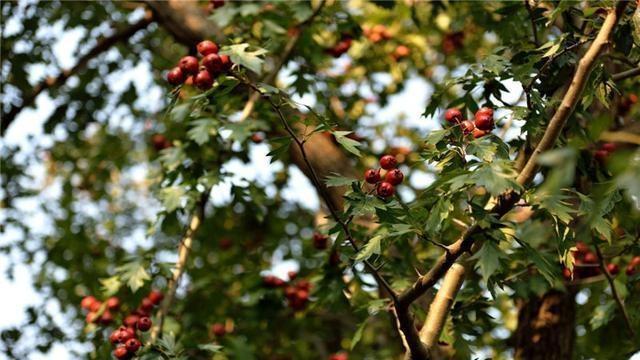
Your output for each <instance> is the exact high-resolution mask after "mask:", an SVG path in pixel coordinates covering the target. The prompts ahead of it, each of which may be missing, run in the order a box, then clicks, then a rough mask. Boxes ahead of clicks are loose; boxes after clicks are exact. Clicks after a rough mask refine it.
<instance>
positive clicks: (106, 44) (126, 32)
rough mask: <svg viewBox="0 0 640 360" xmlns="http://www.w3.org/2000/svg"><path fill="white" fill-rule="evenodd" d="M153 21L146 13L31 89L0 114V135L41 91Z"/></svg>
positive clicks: (61, 82) (78, 69) (63, 81)
mask: <svg viewBox="0 0 640 360" xmlns="http://www.w3.org/2000/svg"><path fill="white" fill-rule="evenodd" d="M152 21H153V14H152V13H151V12H149V11H147V12H146V13H145V15H144V17H143V18H142V19H140V20H139V21H138V22H136V23H135V24H132V25H129V26H128V27H127V28H126V29H122V30H120V31H117V32H116V33H115V34H113V35H111V36H109V37H106V38H104V39H102V40H100V41H98V43H97V44H96V45H95V46H94V47H93V48H91V50H89V52H87V53H86V54H84V55H83V56H82V57H81V58H79V59H78V62H77V63H76V65H74V66H73V67H72V68H70V69H67V70H62V71H61V72H60V75H58V76H56V77H48V78H46V79H44V80H42V81H41V82H39V83H38V84H37V85H35V86H34V87H33V89H32V90H31V93H29V94H28V95H26V96H24V97H23V98H22V103H21V104H20V105H14V106H12V107H11V109H10V110H9V112H8V113H6V114H2V123H1V124H0V135H2V136H4V134H5V132H6V131H7V129H8V128H9V126H10V125H11V123H12V122H13V120H15V118H16V116H17V115H18V114H19V113H20V112H21V111H22V110H23V109H24V108H25V107H29V106H31V105H32V104H33V102H34V101H35V100H36V98H37V97H38V95H40V94H41V93H42V92H43V91H45V90H47V89H50V88H54V87H58V86H61V85H62V84H64V83H65V82H66V81H67V79H68V78H70V77H71V76H73V75H75V74H76V73H77V72H78V71H80V70H81V69H83V68H84V67H85V66H86V65H87V63H88V62H89V60H91V59H93V58H94V57H96V56H98V55H100V54H102V53H103V52H105V51H107V50H109V49H110V48H111V47H112V46H113V45H115V44H116V43H118V42H120V41H125V40H128V39H129V38H130V37H131V36H133V34H135V33H137V32H138V31H139V30H142V29H144V28H146V27H147V26H148V25H149V24H150V23H151V22H152Z"/></svg>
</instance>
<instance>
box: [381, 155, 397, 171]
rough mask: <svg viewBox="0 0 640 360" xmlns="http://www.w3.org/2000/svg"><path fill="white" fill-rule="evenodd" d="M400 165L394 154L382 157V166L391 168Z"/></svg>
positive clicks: (387, 168) (386, 168)
mask: <svg viewBox="0 0 640 360" xmlns="http://www.w3.org/2000/svg"><path fill="white" fill-rule="evenodd" d="M396 166H398V160H396V157H395V156H393V155H385V156H383V157H381V158H380V167H382V168H383V169H385V170H391V169H393V168H395V167H396Z"/></svg>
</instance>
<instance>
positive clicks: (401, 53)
mask: <svg viewBox="0 0 640 360" xmlns="http://www.w3.org/2000/svg"><path fill="white" fill-rule="evenodd" d="M410 52H411V50H410V49H409V48H408V47H406V46H404V45H398V46H397V47H396V50H395V51H394V52H393V56H394V57H395V58H396V59H401V58H403V57H406V56H409V53H410Z"/></svg>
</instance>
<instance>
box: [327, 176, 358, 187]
mask: <svg viewBox="0 0 640 360" xmlns="http://www.w3.org/2000/svg"><path fill="white" fill-rule="evenodd" d="M356 181H358V180H356V179H351V178H346V177H342V176H340V175H338V174H336V175H329V176H327V177H326V178H325V184H326V185H327V186H329V187H336V186H338V187H339V186H348V185H351V183H353V182H356Z"/></svg>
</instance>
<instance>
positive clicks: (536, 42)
mask: <svg viewBox="0 0 640 360" xmlns="http://www.w3.org/2000/svg"><path fill="white" fill-rule="evenodd" d="M524 6H525V7H526V8H527V12H528V13H529V19H530V20H531V30H532V31H533V44H534V45H535V46H536V47H540V41H539V40H538V28H537V27H536V21H535V19H534V18H533V15H534V14H533V9H532V8H531V4H530V3H529V0H524Z"/></svg>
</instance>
